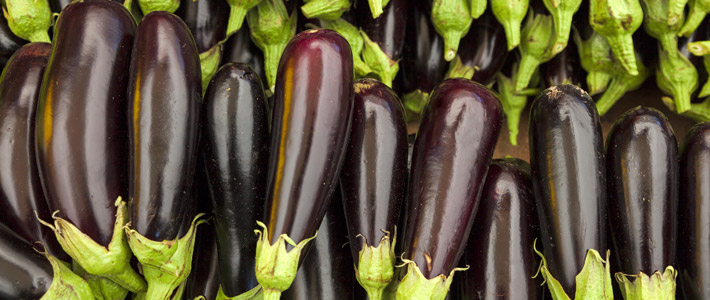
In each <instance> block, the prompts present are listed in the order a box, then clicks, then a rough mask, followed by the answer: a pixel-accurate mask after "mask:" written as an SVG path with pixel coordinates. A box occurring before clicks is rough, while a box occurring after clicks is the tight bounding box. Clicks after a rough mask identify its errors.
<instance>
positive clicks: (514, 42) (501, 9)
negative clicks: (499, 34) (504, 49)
mask: <svg viewBox="0 0 710 300" xmlns="http://www.w3.org/2000/svg"><path fill="white" fill-rule="evenodd" d="M528 5H529V1H528V0H491V10H492V11H493V15H494V16H495V17H496V19H497V20H498V22H499V23H500V24H501V25H503V29H504V30H505V37H506V39H507V43H508V51H510V50H513V49H515V47H517V46H518V45H520V28H521V27H522V23H523V19H524V18H525V14H526V13H527V12H528Z"/></svg>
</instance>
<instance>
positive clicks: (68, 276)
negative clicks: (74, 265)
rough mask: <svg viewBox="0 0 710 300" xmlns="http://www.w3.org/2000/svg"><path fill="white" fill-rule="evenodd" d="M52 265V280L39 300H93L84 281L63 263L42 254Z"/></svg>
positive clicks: (89, 289) (49, 255) (92, 295)
mask: <svg viewBox="0 0 710 300" xmlns="http://www.w3.org/2000/svg"><path fill="white" fill-rule="evenodd" d="M44 255H45V256H46V257H47V259H48V260H49V263H50V264H51V265H52V270H53V272H54V278H53V279H52V283H51V284H50V285H49V289H48V290H47V292H46V293H44V295H42V298H40V300H57V299H63V300H74V299H76V300H86V299H94V294H93V293H92V292H91V288H90V287H89V284H88V283H86V281H84V279H83V278H81V276H79V275H76V274H74V273H73V272H72V271H71V270H70V269H69V267H67V266H66V265H65V264H64V262H62V261H60V260H59V259H58V258H56V257H54V256H52V255H51V254H49V253H44Z"/></svg>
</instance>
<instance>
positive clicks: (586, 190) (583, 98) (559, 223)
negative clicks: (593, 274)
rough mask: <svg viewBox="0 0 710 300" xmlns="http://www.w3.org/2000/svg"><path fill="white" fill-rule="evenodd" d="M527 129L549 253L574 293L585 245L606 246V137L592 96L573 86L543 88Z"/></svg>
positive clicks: (600, 248)
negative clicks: (604, 137)
mask: <svg viewBox="0 0 710 300" xmlns="http://www.w3.org/2000/svg"><path fill="white" fill-rule="evenodd" d="M529 134H530V137H529V138H530V165H531V170H532V179H533V190H534V192H535V199H536V202H537V211H538V216H539V220H540V230H541V236H542V239H541V241H542V245H543V250H544V254H545V258H546V259H547V263H548V266H549V270H550V272H551V273H552V275H553V276H554V277H555V278H556V279H557V280H559V281H560V284H562V287H563V288H564V290H565V291H566V292H567V293H574V290H575V286H576V284H575V276H577V274H578V273H579V272H580V271H581V270H582V266H583V265H584V258H585V256H586V253H587V250H589V249H595V250H597V251H599V253H605V252H606V250H607V247H606V235H605V232H606V229H605V226H606V171H605V166H604V140H603V138H602V129H601V123H600V121H599V115H598V113H597V109H596V106H595V105H594V101H593V100H592V99H591V98H590V97H589V95H588V94H587V93H586V92H585V91H583V90H582V89H580V88H579V87H576V86H574V85H560V86H554V87H550V88H548V89H546V90H544V91H543V92H542V93H541V94H540V95H539V96H538V97H537V98H535V100H534V102H533V104H532V107H531V111H530V133H529Z"/></svg>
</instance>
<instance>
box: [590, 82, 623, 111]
mask: <svg viewBox="0 0 710 300" xmlns="http://www.w3.org/2000/svg"><path fill="white" fill-rule="evenodd" d="M625 93H626V87H625V85H624V84H623V83H621V82H620V80H612V81H611V83H609V86H608V87H607V89H606V91H604V94H602V96H601V98H599V101H597V110H599V116H603V115H604V114H606V112H607V111H609V109H610V108H611V107H612V106H613V105H614V104H615V103H616V101H619V99H621V97H623V96H624V94H625Z"/></svg>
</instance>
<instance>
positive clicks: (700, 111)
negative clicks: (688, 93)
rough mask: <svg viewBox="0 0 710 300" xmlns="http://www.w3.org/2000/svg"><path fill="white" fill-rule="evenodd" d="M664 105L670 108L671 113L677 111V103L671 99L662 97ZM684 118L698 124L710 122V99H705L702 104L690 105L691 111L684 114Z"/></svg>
mask: <svg viewBox="0 0 710 300" xmlns="http://www.w3.org/2000/svg"><path fill="white" fill-rule="evenodd" d="M661 100H663V104H665V105H666V107H668V109H670V110H671V111H675V103H674V102H673V99H671V98H669V97H662V98H661ZM683 116H686V117H688V118H691V119H693V120H696V121H698V122H708V121H710V98H705V100H704V101H703V102H701V103H693V104H691V105H690V109H689V110H688V111H686V112H685V113H683Z"/></svg>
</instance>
